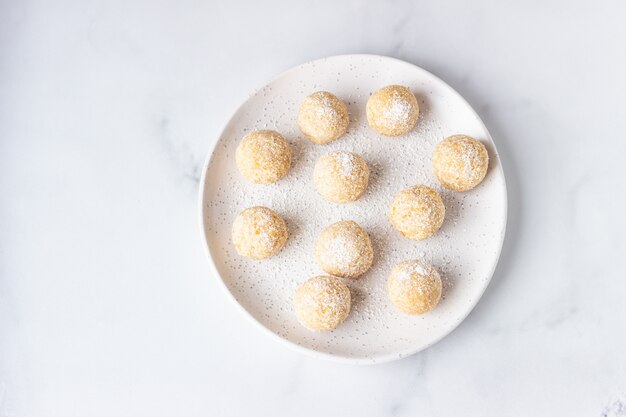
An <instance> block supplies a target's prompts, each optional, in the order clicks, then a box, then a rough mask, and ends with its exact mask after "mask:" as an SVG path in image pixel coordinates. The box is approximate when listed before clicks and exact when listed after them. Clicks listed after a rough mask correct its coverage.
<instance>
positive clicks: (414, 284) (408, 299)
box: [387, 260, 443, 315]
mask: <svg viewBox="0 0 626 417" xmlns="http://www.w3.org/2000/svg"><path fill="white" fill-rule="evenodd" d="M442 288H443V286H442V282H441V277H440V276H439V273H438V272H437V270H436V269H435V268H434V267H433V266H432V265H430V264H428V263H426V262H424V261H420V260H410V261H402V262H400V263H398V264H397V265H396V266H395V267H394V268H393V269H392V270H391V273H390V274H389V279H388V280H387V294H388V296H389V299H390V300H391V302H392V303H393V305H394V306H396V308H397V309H398V310H400V311H402V312H403V313H406V314H410V315H416V314H424V313H427V312H429V311H431V310H432V309H434V308H435V307H436V306H437V304H439V300H440V299H441V292H442Z"/></svg>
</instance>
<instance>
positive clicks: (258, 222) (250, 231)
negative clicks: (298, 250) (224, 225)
mask: <svg viewBox="0 0 626 417" xmlns="http://www.w3.org/2000/svg"><path fill="white" fill-rule="evenodd" d="M287 236H288V233H287V225H286V224H285V221H284V220H283V219H282V218H281V217H280V216H279V215H278V214H276V213H275V212H274V211H273V210H271V209H269V208H267V207H261V206H256V207H250V208H247V209H245V210H244V211H242V212H241V213H239V214H238V215H237V217H236V218H235V221H234V222H233V227H232V240H233V244H234V245H235V249H237V253H239V255H241V256H245V257H248V258H252V259H265V258H269V257H270V256H272V255H275V254H276V253H278V251H280V250H281V249H282V247H283V246H284V245H285V242H286V241H287Z"/></svg>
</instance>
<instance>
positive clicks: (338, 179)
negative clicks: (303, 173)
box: [313, 151, 370, 203]
mask: <svg viewBox="0 0 626 417" xmlns="http://www.w3.org/2000/svg"><path fill="white" fill-rule="evenodd" d="M369 175H370V172H369V168H368V167H367V163H365V160H364V159H363V158H361V156H360V155H357V154H355V153H352V152H343V151H337V152H332V153H329V154H326V155H323V156H322V157H321V158H320V159H318V161H317V162H316V163H315V168H314V170H313V180H314V182H315V188H316V189H317V191H318V192H319V193H320V194H321V195H322V197H324V198H325V199H326V200H329V201H332V202H335V203H350V202H352V201H356V200H358V199H359V197H361V195H363V193H364V192H365V189H366V188H367V184H368V182H369Z"/></svg>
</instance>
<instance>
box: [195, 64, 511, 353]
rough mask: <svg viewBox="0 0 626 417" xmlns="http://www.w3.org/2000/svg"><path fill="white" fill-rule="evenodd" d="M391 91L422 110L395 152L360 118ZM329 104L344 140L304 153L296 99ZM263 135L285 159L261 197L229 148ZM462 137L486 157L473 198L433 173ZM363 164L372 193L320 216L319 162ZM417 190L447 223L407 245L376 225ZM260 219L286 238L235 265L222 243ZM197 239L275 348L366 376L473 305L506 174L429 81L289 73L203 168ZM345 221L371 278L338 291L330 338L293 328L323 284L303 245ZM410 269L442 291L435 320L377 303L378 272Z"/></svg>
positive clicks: (320, 68)
mask: <svg viewBox="0 0 626 417" xmlns="http://www.w3.org/2000/svg"><path fill="white" fill-rule="evenodd" d="M389 84H402V85H406V86H408V87H410V88H411V90H412V91H413V92H414V93H415V95H416V96H417V98H418V102H419V104H420V119H419V121H418V124H417V127H416V128H415V130H414V131H413V132H412V133H410V134H409V135H407V136H404V137H400V138H389V137H381V136H380V135H378V134H376V133H375V132H374V131H373V130H371V129H370V128H369V126H368V125H367V120H366V117H365V104H366V102H367V99H368V97H369V95H370V94H371V93H372V92H373V91H375V90H377V89H378V88H380V87H383V86H385V85H389ZM318 90H327V91H330V92H332V93H334V94H336V95H337V96H338V97H340V98H341V99H343V100H344V101H345V102H346V103H347V104H348V107H349V110H350V118H351V122H350V127H349V130H348V133H347V134H346V135H344V136H343V137H341V138H340V139H338V140H337V141H335V142H333V143H331V144H328V145H323V146H322V145H313V144H312V143H310V142H309V141H308V140H307V139H306V138H305V137H304V136H303V135H302V134H301V133H300V131H299V130H298V128H297V125H296V114H297V111H298V107H299V104H300V103H301V102H302V100H303V99H304V97H306V96H307V95H308V94H311V93H313V92H314V91H318ZM257 129H273V130H276V131H278V132H280V133H282V134H283V135H284V136H285V137H286V138H287V140H288V142H289V143H290V145H291V146H292V150H293V154H294V157H293V164H292V168H291V171H290V172H289V173H288V174H287V176H286V177H285V178H283V179H281V180H280V181H278V182H277V183H275V184H272V185H255V184H251V183H249V182H247V181H246V180H245V179H244V178H243V177H241V175H240V174H239V172H238V171H237V167H236V165H235V159H234V155H235V148H236V146H237V144H238V143H239V141H240V139H241V138H242V137H243V136H244V135H245V134H246V133H248V132H250V131H252V130H257ZM457 133H463V134H468V135H470V136H473V137H475V138H477V139H479V140H480V141H482V142H483V143H484V144H485V146H486V147H487V150H488V151H489V156H490V164H489V165H490V166H489V171H488V173H487V176H486V178H485V180H484V181H483V182H482V183H481V184H480V185H479V186H478V187H476V188H475V189H473V190H471V191H469V192H465V193H455V192H451V191H448V190H446V189H444V188H443V187H442V186H440V184H439V183H438V182H437V180H436V178H435V177H434V175H433V173H432V169H431V162H430V160H431V156H432V152H433V149H434V147H435V145H436V144H437V143H438V142H439V141H440V140H442V139H444V138H445V137H447V136H449V135H452V134H457ZM339 149H341V150H350V151H354V152H357V153H359V154H361V155H362V156H363V157H364V158H365V160H366V161H367V162H368V165H369V166H370V171H371V175H370V186H369V187H368V189H367V191H366V194H365V195H364V196H363V197H362V198H361V199H360V200H359V201H357V202H355V203H352V204H347V205H346V204H344V205H338V204H333V203H330V202H327V201H325V200H323V199H322V197H321V196H319V195H318V194H317V192H316V191H315V188H314V186H313V181H312V172H313V166H314V164H315V161H316V160H317V159H318V158H319V156H320V155H322V154H324V153H326V152H330V151H332V150H339ZM418 183H423V184H426V185H429V186H432V187H434V188H435V189H437V190H438V191H439V192H440V193H441V194H442V197H443V199H444V202H445V204H446V219H445V221H444V224H443V226H442V228H441V230H440V231H439V233H438V234H437V235H435V236H434V237H432V238H430V239H427V240H425V241H422V242H415V241H409V240H406V239H404V238H403V237H401V236H400V234H399V233H397V232H396V231H395V230H394V229H393V228H392V226H391V224H390V223H389V221H388V220H387V210H388V207H389V204H390V203H391V201H392V198H393V196H394V195H395V193H397V192H398V191H399V190H401V189H403V188H405V187H408V186H411V185H415V184H418ZM254 205H264V206H267V207H270V208H272V209H274V210H275V211H277V212H278V213H279V214H281V215H282V216H283V217H284V218H285V220H286V222H287V227H288V228H289V232H290V236H289V239H288V241H287V244H286V245H285V247H284V248H283V250H282V251H281V252H280V253H279V254H278V255H276V256H274V257H272V258H270V259H267V260H263V261H254V260H249V259H245V258H242V257H240V256H238V255H237V253H236V251H235V249H234V247H233V245H232V242H231V240H230V228H231V224H232V221H233V219H234V218H235V216H236V215H237V213H239V212H240V211H241V210H243V209H245V208H247V207H250V206H254ZM200 212H201V224H202V230H203V234H204V238H205V242H206V247H207V250H208V255H209V258H210V260H211V264H212V265H213V266H214V268H215V272H216V274H215V275H216V276H217V277H220V279H221V282H222V283H223V284H224V286H225V288H226V290H227V292H228V293H229V294H230V296H232V298H233V299H234V300H235V301H236V303H237V305H238V306H240V307H241V310H242V311H243V312H245V314H246V316H248V317H250V318H252V319H253V322H255V323H257V324H258V325H259V327H260V328H262V329H264V330H266V332H267V333H268V334H271V335H273V336H275V338H276V339H278V340H281V341H284V342H287V343H288V344H289V345H291V346H293V347H296V348H297V349H299V350H301V351H304V352H307V353H310V354H314V355H316V356H321V357H325V358H330V359H337V360H343V361H347V362H353V363H375V362H383V361H389V360H393V359H398V358H401V357H404V356H407V355H410V354H412V353H415V352H418V351H420V350H422V349H424V348H426V347H428V346H430V345H432V344H433V343H435V342H436V341H438V340H440V339H441V338H442V337H444V336H445V335H447V334H448V333H450V332H451V331H452V330H453V329H454V328H455V327H456V326H458V325H459V323H461V321H463V319H464V318H465V317H466V316H467V315H468V314H469V312H470V311H471V310H472V308H473V307H474V306H475V305H476V303H477V302H478V300H479V299H480V297H481V295H482V294H483V292H484V290H485V288H486V287H487V284H488V283H489V280H490V279H491V276H492V274H493V271H494V269H495V266H496V263H497V261H498V256H499V254H500V249H501V247H502V241H503V238H504V231H505V225H506V214H507V200H506V186H505V181H504V174H503V171H502V167H501V166H500V159H499V158H498V153H497V151H496V147H495V145H494V143H493V141H492V140H491V137H490V136H489V132H488V131H487V129H486V128H485V126H484V124H483V123H482V121H481V120H480V118H479V117H478V116H477V114H476V113H475V112H474V110H472V108H471V107H470V106H469V104H468V103H467V102H466V101H465V100H464V99H463V98H462V97H461V96H460V95H459V94H458V93H457V92H455V91H454V90H453V89H452V88H451V87H449V86H448V85H447V84H445V83H444V82H443V81H441V80H440V79H438V78H437V77H435V76H434V75H432V74H430V73H428V72H427V71H425V70H423V69H421V68H419V67H417V66H415V65H412V64H409V63H406V62H403V61H400V60H397V59H393V58H388V57H381V56H372V55H344V56H335V57H331V58H325V59H321V60H317V61H313V62H310V63H307V64H304V65H300V66H298V67H296V68H293V69H291V70H289V71H287V72H285V73H283V74H281V75H280V76H278V77H277V78H276V79H275V80H273V81H271V82H269V83H268V84H267V85H266V86H265V87H263V88H262V89H260V90H259V91H257V92H256V93H255V94H253V95H252V96H251V97H250V98H249V99H248V100H247V101H246V102H245V103H243V104H242V106H241V107H240V108H239V109H238V110H237V111H236V112H235V114H234V115H233V116H232V118H231V119H230V121H229V122H228V124H227V125H226V128H225V129H224V131H223V132H222V134H221V135H220V137H219V139H218V140H217V142H216V145H215V147H214V149H213V151H212V153H211V154H210V155H209V157H208V158H207V162H206V164H205V166H204V171H203V176H202V182H201V186H200ZM347 219H352V220H355V221H356V222H357V223H359V224H360V225H361V226H363V227H364V228H365V230H366V231H367V232H368V233H369V234H370V237H371V238H372V243H373V245H374V250H375V260H374V265H373V266H372V268H371V269H370V271H368V272H367V273H366V274H365V275H363V276H362V277H361V278H360V279H358V280H355V281H350V280H347V281H346V282H348V284H349V286H350V289H351V292H352V296H353V306H352V311H351V313H350V316H349V317H348V319H347V320H346V321H345V322H344V323H342V324H341V325H340V326H339V327H338V328H337V329H335V330H334V331H331V332H325V333H316V332H311V331H309V330H307V329H305V328H304V327H302V326H301V325H300V324H299V323H298V322H297V320H296V318H295V315H294V313H293V310H292V304H291V301H292V297H293V294H294V292H295V289H296V287H297V286H298V285H299V284H300V283H302V282H303V281H305V280H306V279H307V278H310V277H312V276H315V275H322V274H323V271H322V270H321V269H320V268H319V267H318V266H317V264H316V262H315V260H314V256H313V247H314V242H315V239H316V237H317V235H318V234H319V232H320V231H321V230H322V229H323V228H324V227H326V226H328V225H330V224H332V223H334V222H336V221H339V220H347ZM415 258H422V259H425V260H426V261H428V262H430V263H432V264H433V265H434V266H435V267H436V268H437V269H438V270H439V272H440V274H441V276H442V278H443V281H444V295H443V298H442V301H441V303H440V304H439V306H438V307H437V308H436V309H435V310H434V311H432V312H430V313H428V314H426V315H424V316H419V317H410V316H406V315H403V314H401V313H399V312H397V311H396V310H395V309H394V307H393V306H392V305H391V303H390V302H389V301H388V299H387V296H386V282H387V276H388V273H389V271H390V270H391V268H392V266H393V265H395V264H396V263H397V262H399V261H401V260H405V259H415Z"/></svg>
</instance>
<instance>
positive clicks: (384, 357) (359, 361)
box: [198, 54, 509, 365]
mask: <svg viewBox="0 0 626 417" xmlns="http://www.w3.org/2000/svg"><path fill="white" fill-rule="evenodd" d="M353 58H367V59H379V60H389V61H394V62H395V63H400V64H403V65H409V66H411V67H413V68H414V69H416V70H418V71H422V72H423V73H425V74H426V75H427V76H429V77H432V78H433V79H435V80H436V81H437V82H439V83H440V84H441V85H442V86H443V87H444V88H445V89H447V90H448V92H449V93H451V94H452V95H454V96H456V98H457V99H459V100H461V101H462V102H463V103H464V104H465V105H466V106H467V107H468V108H469V109H470V110H471V113H472V114H473V115H474V117H475V118H476V119H477V120H478V122H479V123H480V125H481V126H482V127H483V129H484V130H485V132H487V136H488V139H489V141H490V142H491V145H492V146H493V150H494V152H495V153H496V155H498V160H499V162H500V163H499V164H498V167H497V169H498V170H499V171H500V174H501V175H502V187H503V189H504V190H503V191H504V223H503V227H502V231H501V233H500V245H499V246H498V252H497V254H496V257H495V261H494V262H493V266H492V268H491V271H490V272H489V277H488V278H487V279H486V280H485V281H484V284H483V286H482V288H481V289H480V295H479V296H478V297H476V299H475V301H474V302H473V303H472V304H471V306H470V307H469V308H468V309H467V311H466V312H464V314H463V315H462V316H461V317H460V319H459V320H458V321H457V322H456V323H454V324H453V325H452V326H451V327H450V328H449V329H447V331H445V332H444V333H442V334H441V335H440V336H439V337H437V338H435V339H433V340H431V341H430V342H428V343H426V344H424V345H421V346H419V347H417V348H411V349H405V350H403V351H401V352H395V353H386V354H381V355H376V356H372V357H369V358H368V357H358V358H354V357H350V356H346V355H343V354H331V353H326V352H320V351H318V350H315V349H313V348H309V347H305V346H302V345H299V344H297V343H295V342H293V341H291V340H289V339H287V338H285V337H282V336H280V335H279V334H277V333H275V332H274V331H272V330H271V329H270V328H268V327H266V326H265V325H263V324H262V323H261V322H260V321H258V320H257V319H256V318H255V317H254V316H253V315H252V313H250V312H249V311H248V310H247V309H246V308H245V307H243V306H242V305H241V304H240V303H239V302H238V301H237V299H236V298H235V296H234V295H233V293H232V292H231V291H230V289H229V288H228V286H227V285H226V283H225V282H224V278H223V277H222V275H221V274H220V272H219V270H218V269H217V266H216V264H215V260H214V259H213V254H212V252H211V248H210V246H209V238H208V236H207V234H206V223H205V220H206V218H207V217H206V216H205V215H204V200H205V198H204V195H205V190H206V181H207V173H208V169H209V164H210V162H211V159H212V158H213V154H214V152H215V148H216V147H217V145H218V143H219V141H220V138H221V137H222V136H223V135H224V132H225V131H226V129H227V128H228V127H229V125H230V124H231V122H232V121H233V117H234V115H236V114H237V113H239V111H241V109H242V108H243V107H244V106H245V105H246V104H247V103H248V102H249V100H250V99H251V98H252V97H254V95H255V94H256V93H257V92H259V91H261V90H262V89H263V88H265V87H266V86H267V85H268V84H271V83H273V82H275V81H277V80H278V79H280V78H282V77H284V76H286V75H287V74H289V73H291V72H295V71H297V70H299V69H301V68H302V67H305V66H307V65H311V64H313V63H316V62H319V61H328V60H331V59H353ZM198 191H199V192H198V208H199V210H198V215H199V223H200V236H201V238H202V241H203V245H204V249H205V252H206V254H207V257H208V258H209V265H210V269H211V271H212V272H213V274H214V275H216V276H217V277H218V281H219V283H220V287H221V288H222V290H223V291H225V292H226V293H227V294H228V298H229V299H230V300H231V301H232V303H234V304H235V306H236V307H237V308H238V310H239V311H241V312H242V313H243V314H244V316H245V317H247V319H248V321H251V322H252V323H254V324H255V326H256V327H257V328H260V329H261V331H262V332H264V333H265V334H267V335H269V336H270V337H271V338H272V339H274V340H276V341H278V342H280V343H283V344H285V345H286V346H289V347H290V348H291V349H293V350H295V351H298V352H301V353H304V354H306V355H308V356H312V357H317V358H322V359H326V360H330V361H334V362H340V363H349V364H356V365H372V364H380V363H387V362H392V361H395V360H400V359H403V358H406V357H408V356H411V355H414V354H416V353H418V352H421V351H423V350H426V349H428V348H429V347H431V346H432V345H434V344H436V343H438V342H439V341H441V340H442V339H443V338H445V337H447V336H448V335H450V333H452V332H453V331H454V330H456V329H457V328H458V327H459V326H460V325H461V323H463V322H464V321H465V319H467V317H468V316H469V314H470V313H471V312H472V311H473V310H474V308H476V305H477V304H478V303H479V302H480V300H481V299H482V298H483V295H484V294H485V291H486V290H487V287H488V286H489V284H490V283H491V280H492V279H493V275H494V273H495V270H496V268H497V267H498V264H499V262H500V256H501V254H502V248H503V246H504V238H505V235H506V229H507V225H508V214H509V209H508V202H509V198H508V188H507V184H506V176H505V173H504V168H503V166H502V160H501V159H500V153H499V152H498V149H497V145H496V143H495V141H494V140H493V137H492V136H491V133H490V132H489V130H488V129H487V126H485V123H484V122H483V120H482V118H481V117H480V116H479V115H478V113H477V112H476V110H474V107H472V106H471V105H470V103H469V102H468V101H467V100H466V99H465V98H464V97H463V96H462V95H461V94H460V93H459V92H458V91H456V90H455V89H454V88H452V87H451V86H450V85H449V84H448V83H447V82H445V81H444V80H442V79H441V78H439V77H438V76H436V75H435V74H433V73H431V72H430V71H428V70H425V69H424V68H422V67H420V66H418V65H416V64H413V63H411V62H407V61H404V60H402V59H399V58H394V57H390V56H385V55H377V54H341V55H331V56H327V57H322V58H317V59H313V60H310V61H307V62H304V63H302V64H299V65H296V66H294V67H291V68H289V69H287V70H285V71H282V72H281V73H279V74H278V75H276V76H275V77H273V78H271V79H270V80H268V81H266V82H265V83H264V84H263V85H262V86H261V87H260V88H257V89H256V90H254V91H253V92H252V93H251V94H250V95H248V98H247V99H245V100H244V101H243V102H242V103H241V104H240V105H239V106H237V108H236V109H235V110H234V111H233V112H232V113H231V116H230V118H229V119H228V121H226V123H225V124H224V125H223V127H222V129H221V130H220V131H219V134H218V135H217V136H216V139H215V141H214V142H213V144H212V145H211V147H210V149H209V152H208V153H207V156H206V158H205V160H204V164H203V165H202V175H201V177H200V183H199V190H198Z"/></svg>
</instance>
